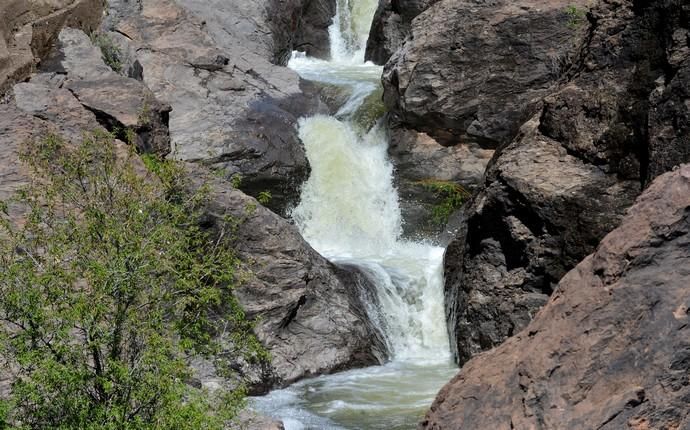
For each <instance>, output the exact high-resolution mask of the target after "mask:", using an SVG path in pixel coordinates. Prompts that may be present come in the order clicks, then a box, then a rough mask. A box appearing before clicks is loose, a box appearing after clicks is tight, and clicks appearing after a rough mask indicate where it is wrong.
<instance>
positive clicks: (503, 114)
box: [383, 0, 588, 148]
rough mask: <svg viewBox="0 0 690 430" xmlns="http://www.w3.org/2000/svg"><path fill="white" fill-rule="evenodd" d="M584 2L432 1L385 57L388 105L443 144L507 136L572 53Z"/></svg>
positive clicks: (493, 142) (582, 33)
mask: <svg viewBox="0 0 690 430" xmlns="http://www.w3.org/2000/svg"><path fill="white" fill-rule="evenodd" d="M586 4H587V2H586V1H584V0H578V1H575V2H573V1H570V0H556V1H544V0H541V1H536V2H535V1H517V2H516V1H508V0H499V1H492V2H483V1H456V0H442V1H439V2H437V3H435V4H434V5H433V6H431V7H430V8H429V9H427V10H426V11H425V12H424V13H422V14H421V15H419V16H418V17H417V18H415V19H414V20H413V22H412V27H411V36H410V39H409V40H408V41H407V42H406V43H405V44H404V46H403V47H402V48H401V49H399V50H397V51H396V52H395V54H394V55H393V56H392V57H391V58H390V60H389V61H388V63H386V66H385V68H384V72H383V85H384V101H385V103H386V106H387V107H388V109H389V110H390V112H391V113H392V114H393V115H394V117H395V118H396V119H397V120H398V121H400V122H401V123H403V124H405V125H407V126H408V127H410V128H414V129H417V130H418V131H423V132H426V133H427V134H429V135H430V136H432V137H434V138H435V139H436V140H438V141H439V142H440V143H442V144H446V145H451V144H456V143H458V142H463V141H467V140H473V141H476V142H479V143H480V144H482V145H483V146H485V147H490V148H491V147H496V146H497V145H498V144H501V143H507V142H509V141H510V140H511V139H512V138H513V137H514V136H515V134H516V133H517V131H518V129H519V128H520V126H521V125H522V123H524V122H525V121H526V120H528V119H529V118H530V117H531V116H532V115H533V114H534V113H535V112H536V111H537V110H538V108H539V103H540V100H541V98H542V97H544V96H545V95H547V94H548V92H549V89H551V88H552V87H553V86H554V84H555V83H556V82H557V81H558V80H559V79H560V78H561V77H562V76H563V75H564V74H565V73H566V71H567V66H568V65H569V64H571V61H572V59H573V58H574V57H575V56H576V55H577V53H578V49H579V47H580V42H581V40H582V39H583V38H585V37H586V33H587V29H588V22H587V20H586V19H585V17H584V15H582V16H581V15H580V14H583V13H584V11H585V10H586ZM572 8H574V9H572ZM573 10H574V11H575V12H574V13H575V14H576V16H573V12H572V11H573Z"/></svg>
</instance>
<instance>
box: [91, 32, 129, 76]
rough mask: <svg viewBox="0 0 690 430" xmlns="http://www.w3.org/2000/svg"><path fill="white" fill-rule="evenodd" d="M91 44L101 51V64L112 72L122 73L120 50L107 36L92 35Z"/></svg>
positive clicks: (101, 34) (100, 34)
mask: <svg viewBox="0 0 690 430" xmlns="http://www.w3.org/2000/svg"><path fill="white" fill-rule="evenodd" d="M91 43H93V44H94V45H95V46H97V47H98V48H99V49H100V50H101V56H102V58H103V62H104V63H105V64H106V65H107V66H108V67H110V68H111V69H112V70H113V71H114V72H116V73H121V72H122V67H123V66H122V60H123V55H122V50H121V49H120V47H119V46H117V45H116V44H115V42H113V39H111V38H110V36H108V35H107V34H103V33H94V34H92V35H91Z"/></svg>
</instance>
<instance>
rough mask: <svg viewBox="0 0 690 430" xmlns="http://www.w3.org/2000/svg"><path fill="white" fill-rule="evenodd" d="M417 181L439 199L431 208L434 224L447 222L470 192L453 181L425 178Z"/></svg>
mask: <svg viewBox="0 0 690 430" xmlns="http://www.w3.org/2000/svg"><path fill="white" fill-rule="evenodd" d="M418 183H419V184H420V185H422V186H423V187H424V188H425V189H426V190H428V191H431V192H433V193H434V195H435V196H436V197H437V198H439V199H440V200H441V201H440V203H438V204H437V205H435V206H434V207H433V208H432V209H431V213H432V217H433V221H434V222H435V223H436V224H441V225H442V224H445V223H446V222H448V218H449V217H450V215H451V214H452V213H453V212H455V211H456V210H457V209H459V208H460V206H462V204H463V203H464V202H465V201H466V200H467V199H468V198H469V197H470V193H469V192H468V191H467V190H466V189H465V188H463V187H462V186H461V185H459V184H456V183H455V182H450V181H440V180H435V179H425V180H423V181H419V182H418Z"/></svg>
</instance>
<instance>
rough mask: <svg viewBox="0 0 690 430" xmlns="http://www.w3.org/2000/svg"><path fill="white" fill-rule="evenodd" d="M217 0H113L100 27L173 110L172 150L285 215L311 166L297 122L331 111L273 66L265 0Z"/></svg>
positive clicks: (292, 76) (306, 87) (288, 73)
mask: <svg viewBox="0 0 690 430" xmlns="http://www.w3.org/2000/svg"><path fill="white" fill-rule="evenodd" d="M213 4H216V6H217V7H209V4H208V2H206V1H200V0H180V1H179V2H174V1H172V0H147V1H144V2H143V3H142V4H141V7H140V8H138V7H134V6H133V5H132V4H131V3H129V2H124V1H113V2H111V3H110V9H109V13H110V16H109V19H108V20H107V21H106V26H105V27H106V29H112V30H114V31H117V32H119V33H121V34H123V35H125V36H126V38H127V40H126V42H127V45H129V48H127V52H135V53H136V61H137V62H138V63H139V64H140V65H141V67H142V70H143V72H142V75H143V80H144V83H145V84H146V85H147V86H148V87H149V88H150V89H151V90H152V91H153V93H154V94H155V96H156V98H158V99H159V100H161V101H162V102H163V103H167V104H169V105H170V106H171V107H172V112H170V138H171V141H172V146H173V156H174V157H175V158H177V159H179V160H183V161H193V162H199V163H203V164H206V165H212V166H213V167H214V168H216V169H223V170H224V171H225V172H226V176H228V177H230V176H232V175H235V174H239V175H241V176H242V177H243V181H242V187H243V189H244V190H246V191H247V192H250V193H251V194H253V195H258V193H259V192H261V191H270V192H271V194H272V195H273V199H272V201H271V205H272V209H274V210H276V211H278V212H280V213H284V211H285V208H286V207H287V206H288V205H289V204H290V203H294V201H295V200H296V198H297V196H298V191H299V187H300V185H301V183H302V182H303V181H304V180H305V179H306V177H307V175H308V172H309V166H308V162H307V159H306V156H305V153H304V148H303V146H302V144H301V142H300V141H299V139H298V137H297V130H296V127H295V123H296V120H297V118H299V117H300V116H304V115H309V114H312V113H316V112H327V111H328V108H327V106H326V105H325V104H324V103H322V102H321V101H320V99H319V94H318V91H317V90H315V89H314V88H313V86H310V85H308V84H306V83H303V82H301V81H300V79H299V77H298V76H297V75H296V74H295V73H294V72H293V71H291V70H289V69H287V68H284V67H279V66H276V65H274V64H272V63H271V60H272V59H273V56H274V54H275V51H274V50H273V43H274V42H273V41H272V38H271V37H269V34H270V31H268V28H269V27H268V24H267V23H266V22H265V19H264V18H261V17H262V16H263V15H261V14H259V15H257V14H258V13H259V12H258V11H259V10H261V8H262V7H267V5H266V4H265V3H264V2H253V1H252V2H215V3H213ZM262 13H263V12H262ZM286 13H287V11H286ZM228 22H233V23H235V25H233V26H229V27H228V26H227V23H228ZM121 42H124V41H122V40H121Z"/></svg>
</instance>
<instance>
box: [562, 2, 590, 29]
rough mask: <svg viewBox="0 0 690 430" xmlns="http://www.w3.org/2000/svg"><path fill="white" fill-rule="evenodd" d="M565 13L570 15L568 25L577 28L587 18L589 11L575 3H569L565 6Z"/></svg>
mask: <svg viewBox="0 0 690 430" xmlns="http://www.w3.org/2000/svg"><path fill="white" fill-rule="evenodd" d="M565 13H566V15H567V16H568V27H570V28H577V27H579V26H580V25H581V24H582V23H583V22H584V20H585V16H586V15H587V12H586V11H585V10H584V9H580V8H578V7H577V6H575V5H569V6H567V7H566V8H565Z"/></svg>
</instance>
